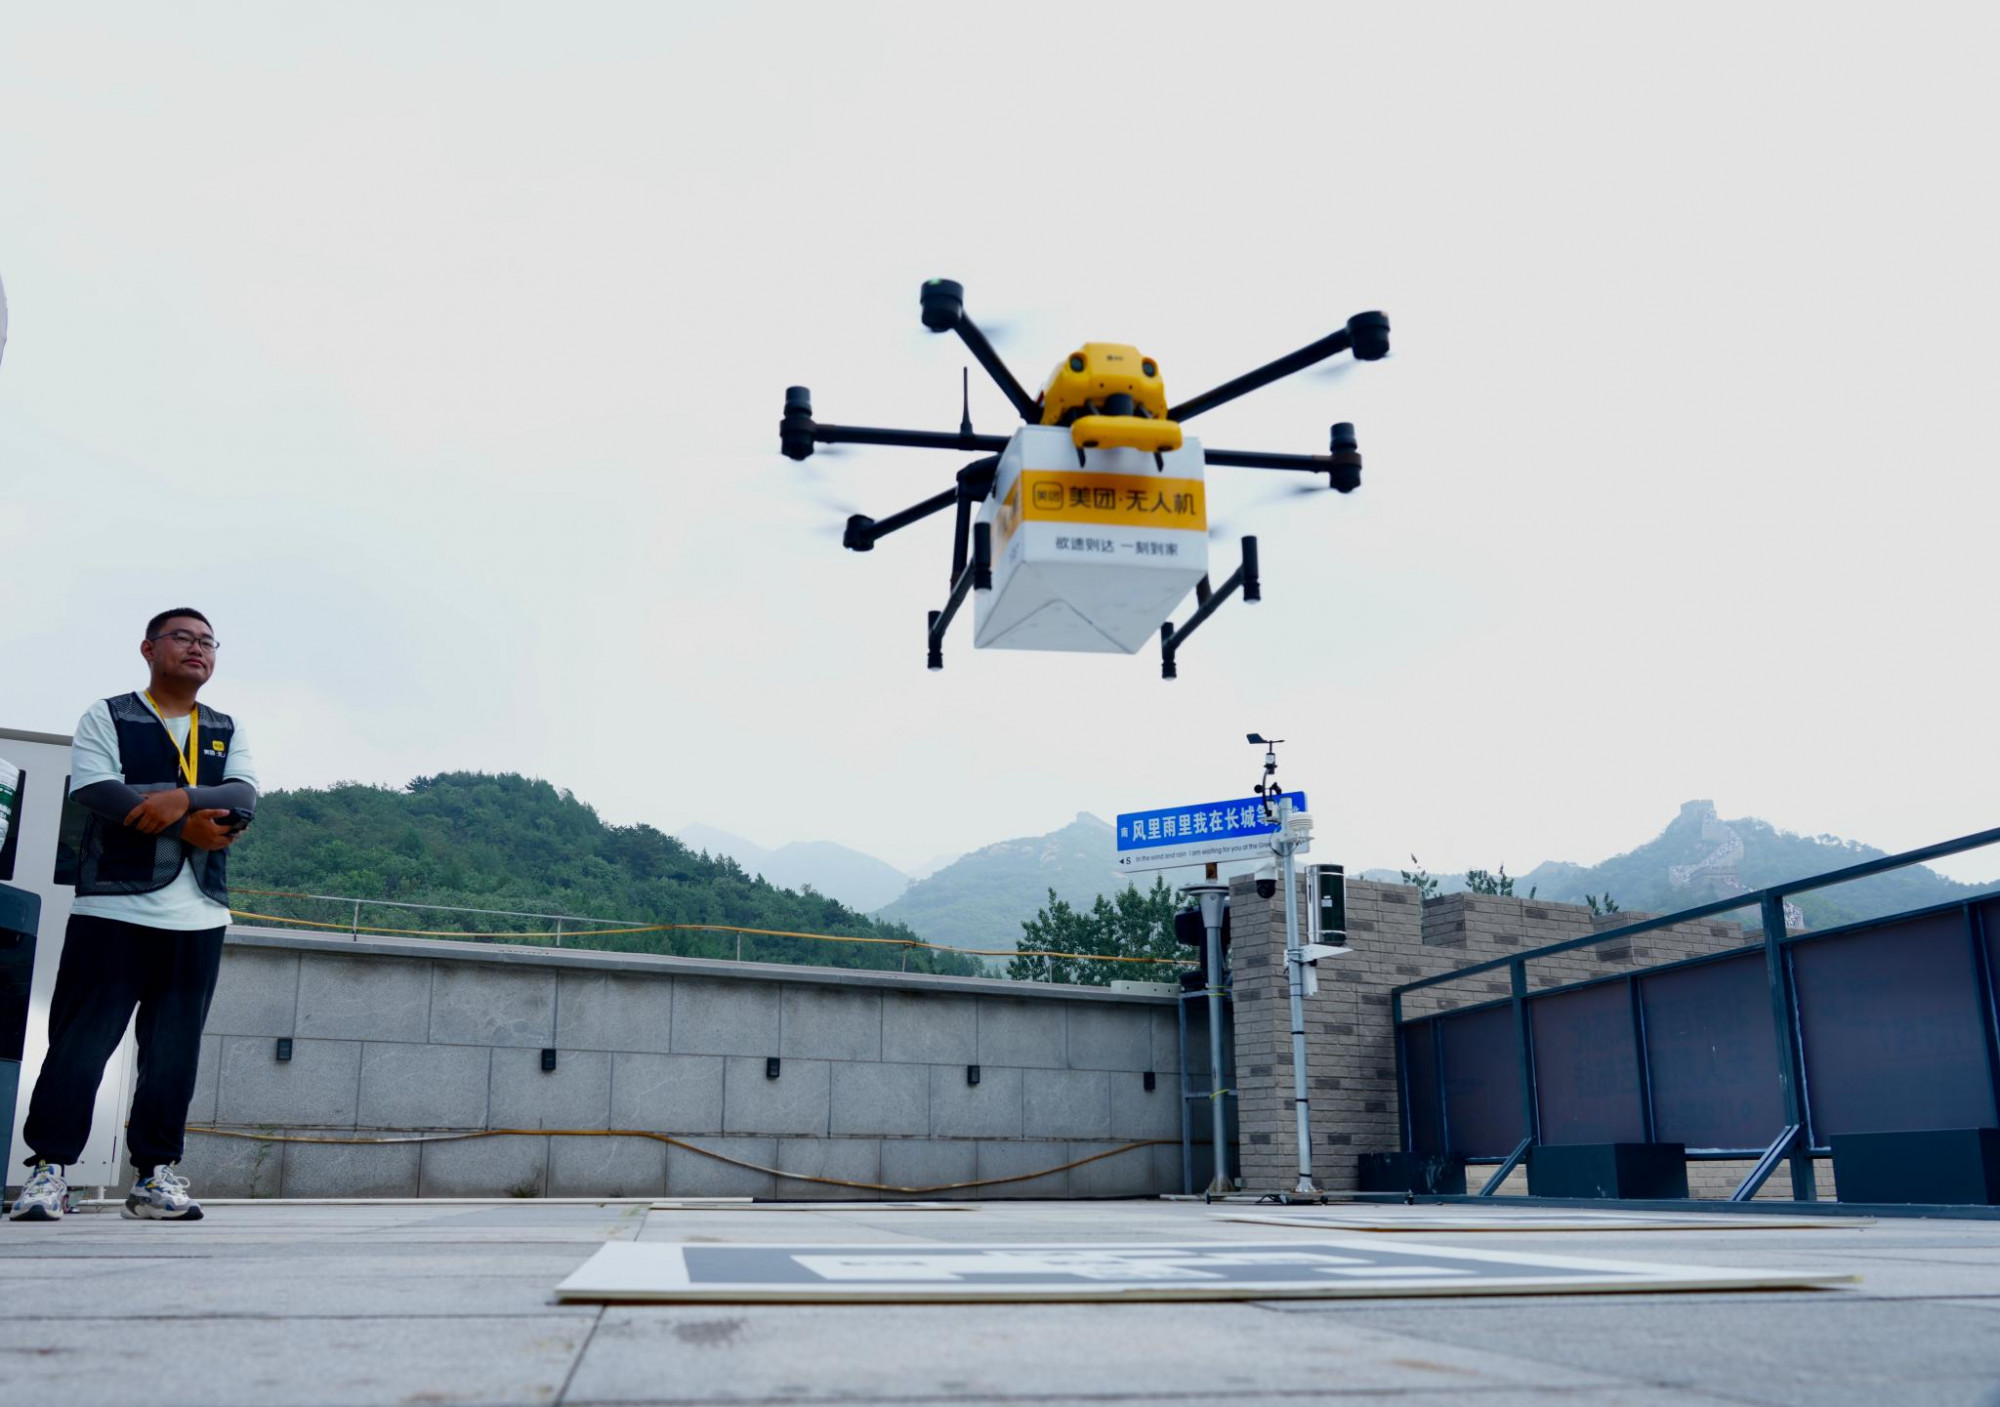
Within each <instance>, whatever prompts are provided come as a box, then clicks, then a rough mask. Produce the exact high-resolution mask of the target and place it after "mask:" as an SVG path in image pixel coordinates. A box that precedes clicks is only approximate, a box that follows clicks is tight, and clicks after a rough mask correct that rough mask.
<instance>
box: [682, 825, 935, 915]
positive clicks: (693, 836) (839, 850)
mask: <svg viewBox="0 0 2000 1407" xmlns="http://www.w3.org/2000/svg"><path fill="white" fill-rule="evenodd" d="M674 839H675V840H678V841H680V842H681V844H683V845H685V846H687V847H688V849H690V850H701V851H706V852H707V853H708V854H710V855H727V856H728V857H729V858H730V859H732V860H734V861H735V862H736V863H737V864H739V865H741V866H742V867H743V868H744V870H745V871H747V872H748V873H750V874H760V875H762V876H764V878H766V879H768V880H770V881H771V883H773V884H775V885H777V886H778V887H779V888H780V889H805V888H806V887H807V886H811V887H812V889H813V890H814V891H816V892H817V893H820V894H827V895H831V896H832V897H833V898H835V899H838V900H840V902H841V903H843V904H845V905H847V907H848V908H850V909H854V910H856V911H857V912H860V913H868V912H871V911H872V910H875V909H879V908H881V907H882V906H883V905H884V904H887V903H890V902H892V901H893V900H895V898H896V897H897V896H898V895H900V894H901V893H902V892H903V891H904V890H905V889H908V888H909V887H910V877H909V876H908V875H906V874H904V873H903V872H902V871H901V870H899V869H897V868H896V867H895V866H893V865H891V864H889V863H888V862H887V861H884V860H878V859H876V858H875V857H874V856H873V855H866V854H863V853H862V852H861V851H859V850H853V849H850V848H849V847H847V846H845V845H838V844H835V843H834V842H833V841H830V840H795V841H792V842H791V843H790V844H789V845H781V846H779V847H778V848H777V849H776V850H767V849H765V848H764V847H763V846H761V845H759V844H757V842H755V841H754V840H746V839H744V838H743V837H742V836H740V835H732V834H731V833H730V832H728V831H725V830H717V829H716V828H715V827H714V826H702V825H694V826H685V827H683V828H682V829H680V830H678V831H675V832H674Z"/></svg>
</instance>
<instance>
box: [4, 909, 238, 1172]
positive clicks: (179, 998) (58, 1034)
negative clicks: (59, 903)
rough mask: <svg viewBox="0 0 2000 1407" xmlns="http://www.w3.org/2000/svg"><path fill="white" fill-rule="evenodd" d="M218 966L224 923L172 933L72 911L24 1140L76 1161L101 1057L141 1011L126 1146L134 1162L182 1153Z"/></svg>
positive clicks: (37, 1153) (173, 1158)
mask: <svg viewBox="0 0 2000 1407" xmlns="http://www.w3.org/2000/svg"><path fill="white" fill-rule="evenodd" d="M221 966H222V930H221V929H220V928H206V929H202V930H199V931H197V932H191V933H190V932H176V931H174V930H172V929H166V928H146V927H144V926H142V925H140V924H136V923H120V922H119V921H118V920H116V919H108V918H94V917H92V916H90V915H88V914H73V915H71V917H70V921H69V927H68V929H66V930H65V933H64V938H63V952H62V965H61V966H60V967H59V968H57V969H56V990H55V996H54V997H53V998H52V999H51V1000H50V1003H49V1053H48V1057H47V1059H45V1060H43V1062H42V1073H41V1075H40V1076H39V1077H38V1078H37V1079H36V1081H35V1096H34V1099H33V1100H32V1101H30V1103H29V1105H28V1122H27V1124H26V1126H25V1127H24V1128H23V1129H22V1131H21V1137H22V1141H23V1142H24V1143H26V1144H27V1145H28V1147H29V1149H30V1150H31V1151H32V1153H33V1155H34V1156H32V1157H30V1158H29V1159H28V1161H29V1162H30V1163H33V1162H34V1161H35V1158H37V1157H39V1158H42V1159H45V1160H46V1161H48V1162H51V1163H59V1164H69V1163H74V1162H75V1161H76V1160H77V1159H78V1158H80V1157H82V1156H83V1145H84V1144H85V1142H87V1141H88V1140H89V1138H90V1112H91V1108H92V1106H93V1105H94V1104H96V1102H97V1086H98V1085H99V1083H100V1082H102V1080H103V1079H104V1066H105V1062H106V1061H108V1060H110V1059H111V1055H112V1052H114V1051H115V1050H117V1049H118V1042H119V1041H121V1040H122V1039H124V1036H125V1023H126V1022H128V1021H130V1020H131V1019H132V1009H133V1008H134V1007H137V1008H138V1010H139V1025H138V1036H139V1088H138V1089H137V1090H136V1091H135V1092H134V1093H133V1096H132V1119H131V1123H130V1124H129V1125H128V1126H127V1130H126V1134H127V1136H126V1140H125V1141H126V1147H127V1148H128V1150H129V1151H130V1153H131V1158H132V1162H133V1164H134V1165H135V1166H137V1167H141V1168H146V1167H152V1166H154V1165H156V1164H159V1163H172V1162H178V1161H179V1160H180V1156H181V1149H182V1144H183V1142H184V1141H185V1140H186V1138H187V1111H188V1102H189V1101H190V1100H192V1099H193V1098H194V1078H195V1070H196V1067H197V1066H198V1065H199V1063H200V1060H201V1028H202V1024H203V1023H204V1022H206V1021H207V1020H208V1003H209V999H210V998H211V997H213V996H214V995H215V977H216V973H217V972H218V971H220V969H221Z"/></svg>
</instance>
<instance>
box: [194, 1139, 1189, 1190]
mask: <svg viewBox="0 0 2000 1407" xmlns="http://www.w3.org/2000/svg"><path fill="white" fill-rule="evenodd" d="M187 1131H188V1132H189V1133H205V1134H211V1135H213V1136H215V1137H217V1138H245V1139H249V1140H250V1141H252V1142H254V1143H336V1144H347V1145H363V1146H366V1145H371V1144H384V1143H456V1142H458V1141H460V1140H462V1139H468V1138H500V1137H503V1136H506V1137H528V1138H542V1137H546V1136H549V1135H555V1136H558V1137H561V1138H650V1139H653V1140H655V1141H657V1142H660V1143H665V1144H667V1145H669V1146H671V1147H674V1148H685V1149H687V1150H688V1152H690V1153H699V1154H701V1156H702V1157H704V1158H713V1159H715V1160H716V1161H717V1162H719V1163H728V1164H730V1165H731V1166H733V1167H739V1168H748V1169H750V1170H751V1171H752V1172H760V1173H769V1174H770V1175H771V1176H773V1177H782V1178H789V1179H790V1180H792V1181H793V1182H817V1183H820V1184H822V1185H823V1186H827V1187H854V1188H859V1189H860V1190H862V1191H865V1192H902V1193H923V1192H960V1191H964V1190H965V1189H967V1188H971V1187H997V1186H999V1185H1000V1184H1001V1183H1006V1182H1030V1181H1032V1180H1034V1179H1035V1178H1038V1177H1048V1176H1050V1175H1051V1174H1053V1173H1059V1172H1068V1171H1069V1170H1070V1169H1071V1168H1080V1167H1082V1166H1083V1165H1084V1164H1085V1163H1095V1162H1097V1161H1099V1160H1100V1159H1104V1158H1115V1157H1117V1156H1118V1155H1119V1154H1120V1153H1130V1152H1131V1151H1132V1150H1133V1149H1135V1148H1151V1147H1154V1146H1155V1145H1158V1144H1167V1143H1173V1142H1176V1141H1177V1140H1175V1139H1171V1138H1142V1139H1140V1140H1139V1141H1138V1142H1136V1143H1127V1144H1124V1145H1122V1146H1121V1147H1118V1148H1108V1149H1106V1150H1105V1151H1104V1152H1102V1153H1092V1154H1091V1155H1090V1156H1089V1157H1087V1158H1078V1159H1076V1160H1075V1161H1074V1162H1068V1163H1062V1164H1060V1165H1058V1166H1056V1167H1053V1168H1043V1169H1042V1170H1041V1171H1040V1172H1028V1173H1014V1174H1011V1175H1010V1176H1007V1177H982V1178H976V1179H974V1180H973V1181H971V1182H940V1183H937V1184H936V1185H935V1186H931V1187H897V1186H894V1185H893V1184H890V1183H886V1182H850V1181H849V1180H848V1179H846V1178H844V1177H816V1176H814V1175H813V1174H811V1173H795V1172H786V1171H784V1170H783V1169H782V1168H767V1167H765V1166H764V1165H763V1164H762V1163H752V1162H749V1161H747V1160H745V1159H743V1158H732V1157H730V1156H729V1155H728V1154H727V1153H718V1152H716V1151H715V1150H714V1149H712V1148H703V1147H702V1146H701V1145H699V1144H696V1143H689V1142H688V1141H687V1140H686V1139H681V1138H675V1137H674V1136H673V1135H672V1134H669V1133H655V1132H653V1131H652V1130H651V1129H468V1130H466V1131H465V1132H463V1133H418V1134H406V1135H400V1136H391V1137H388V1138H342V1137H334V1138H316V1137H303V1138H302V1137H300V1136H298V1135H297V1134H282V1133H246V1132H244V1131H243V1130H241V1129H219V1128H213V1127H207V1126H204V1125H200V1124H189V1125H188V1126H187Z"/></svg>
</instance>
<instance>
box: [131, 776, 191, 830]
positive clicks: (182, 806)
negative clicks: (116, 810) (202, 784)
mask: <svg viewBox="0 0 2000 1407" xmlns="http://www.w3.org/2000/svg"><path fill="white" fill-rule="evenodd" d="M187 813H188V794H187V793H186V792H185V791H182V790H181V789H180V788H179V787H175V788H174V789H173V790H172V791H154V792H148V793H147V794H146V799H145V800H144V801H141V802H140V803H139V804H138V805H137V806H134V807H133V808H132V809H131V810H130V811H128V812H127V813H126V815H125V824H126V825H128V826H137V827H138V828H139V829H140V830H142V831H144V832H145V833H146V834H147V835H158V834H159V833H160V832H161V831H163V830H165V829H166V828H167V827H168V826H171V825H173V824H174V822H176V821H178V820H180V818H181V817H183V816H185V815H187Z"/></svg>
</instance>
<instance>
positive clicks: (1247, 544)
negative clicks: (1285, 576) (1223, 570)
mask: <svg viewBox="0 0 2000 1407" xmlns="http://www.w3.org/2000/svg"><path fill="white" fill-rule="evenodd" d="M1239 587H1241V588H1242V591H1243V599H1244V601H1246V602H1257V601H1261V600H1263V599H1264V588H1263V584H1262V583H1261V582H1260V581H1259V580H1258V577H1257V539H1256V538H1254V537H1246V538H1244V539H1243V564H1242V565H1241V566H1239V567H1238V568H1237V569H1236V570H1235V571H1233V572H1231V573H1230V575H1229V580H1227V581H1225V582H1223V583H1222V589H1221V590H1220V591H1215V590H1211V589H1210V587H1209V584H1208V578H1207V577H1203V578H1202V579H1201V580H1200V581H1198V582H1196V583H1195V587H1194V595H1195V601H1196V605H1195V608H1194V614H1193V615H1191V616H1189V617H1188V623H1187V624H1186V625H1184V626H1182V627H1181V628H1180V629H1179V630H1175V629H1174V623H1173V622H1172V621H1167V622H1166V623H1164V624H1163V625H1161V626H1160V678H1162V679H1176V678H1179V677H1180V671H1179V669H1178V667H1177V666H1176V665H1175V663H1174V654H1175V652H1176V651H1178V650H1179V649H1180V647H1181V646H1182V645H1184V644H1186V643H1187V638H1188V636H1190V635H1192V634H1194V632H1195V628H1196V627H1197V626H1199V625H1200V624H1201V623H1202V622H1203V621H1205V620H1207V619H1208V618H1209V617H1210V616H1212V615H1214V614H1215V613H1216V611H1217V610H1218V609H1219V608H1220V607H1221V605H1222V603H1223V602H1224V601H1227V600H1228V599H1229V597H1230V594H1231V593H1232V592H1234V591H1236V590H1237V588H1239Z"/></svg>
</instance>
